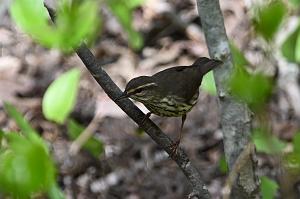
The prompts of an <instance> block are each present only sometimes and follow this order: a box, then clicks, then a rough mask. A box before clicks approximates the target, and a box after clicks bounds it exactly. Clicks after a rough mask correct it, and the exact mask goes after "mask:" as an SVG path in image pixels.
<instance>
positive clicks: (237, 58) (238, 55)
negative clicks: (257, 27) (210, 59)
mask: <svg viewBox="0 0 300 199" xmlns="http://www.w3.org/2000/svg"><path fill="white" fill-rule="evenodd" d="M229 46H230V51H231V54H232V59H233V63H234V65H235V66H236V68H237V67H241V66H242V67H243V66H247V65H249V62H248V60H247V59H246V58H245V56H244V54H243V53H242V52H241V51H240V50H239V49H238V48H237V47H236V45H234V43H233V42H230V44H229Z"/></svg>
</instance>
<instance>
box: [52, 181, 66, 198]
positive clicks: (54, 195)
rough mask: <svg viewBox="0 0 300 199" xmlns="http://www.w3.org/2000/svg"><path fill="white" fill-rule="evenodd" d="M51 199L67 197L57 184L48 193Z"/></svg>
mask: <svg viewBox="0 0 300 199" xmlns="http://www.w3.org/2000/svg"><path fill="white" fill-rule="evenodd" d="M48 195H49V198H51V199H65V196H64V194H63V192H62V191H61V189H60V188H59V187H58V185H57V183H53V184H52V186H51V188H50V189H49V191H48Z"/></svg>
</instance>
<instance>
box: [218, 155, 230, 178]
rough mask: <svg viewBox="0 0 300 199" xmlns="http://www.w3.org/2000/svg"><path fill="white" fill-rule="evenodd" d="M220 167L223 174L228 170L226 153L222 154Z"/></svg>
mask: <svg viewBox="0 0 300 199" xmlns="http://www.w3.org/2000/svg"><path fill="white" fill-rule="evenodd" d="M219 169H220V171H221V173H223V174H226V173H227V172H228V164H227V162H226V159H225V156H224V154H223V155H222V156H221V158H220V160H219Z"/></svg>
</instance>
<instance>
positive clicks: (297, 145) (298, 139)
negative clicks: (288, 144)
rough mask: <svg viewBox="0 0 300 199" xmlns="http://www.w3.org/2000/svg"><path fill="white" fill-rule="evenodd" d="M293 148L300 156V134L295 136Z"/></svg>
mask: <svg viewBox="0 0 300 199" xmlns="http://www.w3.org/2000/svg"><path fill="white" fill-rule="evenodd" d="M293 148H294V152H296V153H298V154H299V156H300V132H298V133H296V134H295V135H294V138H293Z"/></svg>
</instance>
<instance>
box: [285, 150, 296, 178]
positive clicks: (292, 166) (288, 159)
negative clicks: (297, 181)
mask: <svg viewBox="0 0 300 199" xmlns="http://www.w3.org/2000/svg"><path fill="white" fill-rule="evenodd" d="M283 160H284V167H285V169H286V170H287V171H288V172H289V173H290V174H294V175H299V174H300V153H299V152H296V151H293V152H291V153H286V154H285V155H284V156H283Z"/></svg>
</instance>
